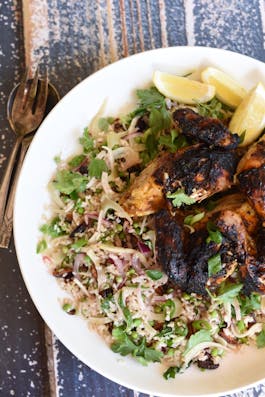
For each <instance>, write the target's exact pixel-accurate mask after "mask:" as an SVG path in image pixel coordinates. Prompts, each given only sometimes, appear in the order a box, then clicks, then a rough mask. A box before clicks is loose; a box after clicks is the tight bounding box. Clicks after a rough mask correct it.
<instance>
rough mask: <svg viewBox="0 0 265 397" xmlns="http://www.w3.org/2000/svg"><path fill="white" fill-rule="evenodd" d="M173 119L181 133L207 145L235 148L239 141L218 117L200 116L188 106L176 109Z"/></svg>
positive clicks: (228, 148) (227, 148)
mask: <svg viewBox="0 0 265 397" xmlns="http://www.w3.org/2000/svg"><path fill="white" fill-rule="evenodd" d="M173 119H174V121H175V122H176V123H177V126H178V127H179V128H180V129H181V131H182V133H183V134H184V135H185V136H186V137H187V138H191V139H195V140H196V141H198V142H203V143H205V144H206V145H207V146H213V147H217V148H222V149H226V150H230V149H235V148H236V147H237V146H238V144H239V141H240V138H239V136H238V135H237V134H232V133H231V132H230V131H229V130H228V129H227V128H226V126H225V125H224V124H223V123H222V122H221V121H220V120H218V119H214V118H210V117H202V116H200V115H199V114H198V113H196V112H194V111H193V110H192V109H189V108H182V109H177V110H176V111H175V112H174V113H173Z"/></svg>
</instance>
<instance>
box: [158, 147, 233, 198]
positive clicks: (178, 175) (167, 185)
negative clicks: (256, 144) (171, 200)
mask: <svg viewBox="0 0 265 397" xmlns="http://www.w3.org/2000/svg"><path fill="white" fill-rule="evenodd" d="M236 166H237V156H236V154H235V152H234V151H222V150H218V149H214V150H209V148H208V147H206V146H204V145H201V144H197V145H193V146H189V147H186V148H183V149H181V150H179V151H177V152H176V153H174V154H170V155H169V156H168V157H167V160H166V161H164V162H163V165H162V166H161V167H160V168H159V169H158V170H157V171H156V172H155V177H156V179H157V181H158V184H159V185H161V184H163V186H164V188H163V191H164V194H165V196H166V197H168V196H169V195H170V194H171V193H173V192H176V191H177V190H178V189H184V191H185V194H186V195H188V196H189V197H190V198H192V199H193V200H194V202H200V201H202V200H204V199H206V198H208V197H210V196H212V195H213V194H215V193H218V192H221V191H224V190H227V189H229V188H230V187H231V184H232V182H233V175H234V173H235V170H236Z"/></svg>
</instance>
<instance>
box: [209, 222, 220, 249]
mask: <svg viewBox="0 0 265 397" xmlns="http://www.w3.org/2000/svg"><path fill="white" fill-rule="evenodd" d="M207 230H208V233H209V237H207V240H206V242H207V243H209V242H210V241H213V242H214V243H216V244H221V242H222V241H223V235H222V233H221V232H220V231H219V230H218V228H217V226H216V225H215V224H214V223H212V222H211V221H210V222H208V223H207Z"/></svg>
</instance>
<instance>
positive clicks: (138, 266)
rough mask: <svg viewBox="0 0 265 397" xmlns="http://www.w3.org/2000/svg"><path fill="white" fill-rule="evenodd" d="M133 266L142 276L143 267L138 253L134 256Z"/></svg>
mask: <svg viewBox="0 0 265 397" xmlns="http://www.w3.org/2000/svg"><path fill="white" fill-rule="evenodd" d="M131 265H132V268H133V269H134V270H135V271H136V273H137V274H139V276H142V275H143V274H144V271H143V269H142V268H141V266H140V261H139V258H138V256H137V255H133V256H132V262H131Z"/></svg>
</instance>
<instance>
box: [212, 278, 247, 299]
mask: <svg viewBox="0 0 265 397" xmlns="http://www.w3.org/2000/svg"><path fill="white" fill-rule="evenodd" d="M242 288H243V284H233V283H222V284H221V287H220V289H219V291H218V296H217V297H216V300H217V301H218V302H222V303H225V302H231V301H232V300H233V299H234V298H236V297H237V296H238V294H239V292H240V291H241V290H242Z"/></svg>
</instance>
